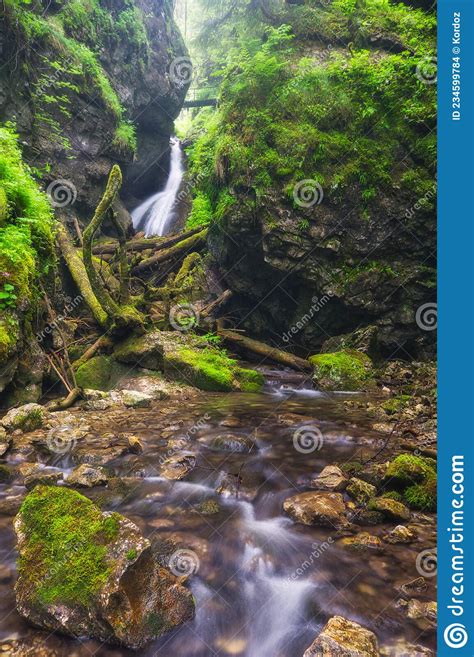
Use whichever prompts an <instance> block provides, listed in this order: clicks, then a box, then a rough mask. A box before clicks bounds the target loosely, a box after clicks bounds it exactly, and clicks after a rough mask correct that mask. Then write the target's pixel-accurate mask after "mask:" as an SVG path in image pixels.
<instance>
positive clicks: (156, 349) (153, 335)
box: [114, 331, 163, 370]
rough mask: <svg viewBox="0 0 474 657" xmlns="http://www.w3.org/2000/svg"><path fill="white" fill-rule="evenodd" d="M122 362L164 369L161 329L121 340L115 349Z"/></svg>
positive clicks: (116, 356)
mask: <svg viewBox="0 0 474 657" xmlns="http://www.w3.org/2000/svg"><path fill="white" fill-rule="evenodd" d="M114 357H115V359H116V360H118V361H119V362H120V363H125V364H126V365H135V366H136V367H145V368H146V369H148V370H163V341H162V336H161V333H160V332H159V331H152V332H150V333H146V334H145V335H140V336H131V337H130V338H127V339H126V340H124V341H123V342H121V343H120V344H119V345H117V347H116V348H115V351H114Z"/></svg>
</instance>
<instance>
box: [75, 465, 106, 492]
mask: <svg viewBox="0 0 474 657" xmlns="http://www.w3.org/2000/svg"><path fill="white" fill-rule="evenodd" d="M108 479H109V478H108V476H107V473H106V471H105V470H104V468H101V467H94V466H92V465H87V463H83V464H82V465H79V466H77V468H74V470H73V471H72V472H71V474H70V475H69V477H68V478H67V479H66V484H67V485H68V486H79V487H81V488H93V487H94V486H104V485H105V484H106V483H107V481H108Z"/></svg>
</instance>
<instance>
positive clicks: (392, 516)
mask: <svg viewBox="0 0 474 657" xmlns="http://www.w3.org/2000/svg"><path fill="white" fill-rule="evenodd" d="M368 508H369V510H370V511H378V512H379V513H382V514H383V515H384V516H385V518H387V519H388V520H395V521H396V522H406V521H407V520H410V511H409V510H408V509H407V507H406V506H405V505H404V504H402V503H401V502H397V501H396V500H391V499H389V498H387V497H375V498H374V499H372V500H371V501H370V502H369V506H368Z"/></svg>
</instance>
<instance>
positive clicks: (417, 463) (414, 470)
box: [384, 454, 436, 488]
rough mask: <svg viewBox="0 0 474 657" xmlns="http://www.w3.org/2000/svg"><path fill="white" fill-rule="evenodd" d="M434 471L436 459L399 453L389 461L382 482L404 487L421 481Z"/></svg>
mask: <svg viewBox="0 0 474 657" xmlns="http://www.w3.org/2000/svg"><path fill="white" fill-rule="evenodd" d="M435 473H436V461H434V460H433V459H429V458H423V457H421V456H415V455H414V454H400V455H399V456H397V457H396V458H395V459H394V460H393V461H391V462H390V463H389V466H388V468H387V471H386V473H385V477H384V483H385V484H387V485H390V486H393V487H394V488H395V487H400V488H405V487H406V486H411V485H412V484H416V483H421V482H423V481H424V480H425V479H426V478H427V477H429V476H431V475H433V474H435Z"/></svg>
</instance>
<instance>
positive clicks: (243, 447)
mask: <svg viewBox="0 0 474 657" xmlns="http://www.w3.org/2000/svg"><path fill="white" fill-rule="evenodd" d="M209 447H210V448H211V449H213V450H216V451H223V452H251V451H252V450H253V449H254V447H255V443H254V442H253V440H251V439H250V438H248V437H247V436H242V435H239V434H235V433H221V434H219V435H218V436H215V437H214V438H213V439H212V441H211V443H210V445H209Z"/></svg>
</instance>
